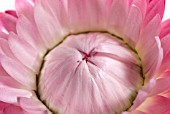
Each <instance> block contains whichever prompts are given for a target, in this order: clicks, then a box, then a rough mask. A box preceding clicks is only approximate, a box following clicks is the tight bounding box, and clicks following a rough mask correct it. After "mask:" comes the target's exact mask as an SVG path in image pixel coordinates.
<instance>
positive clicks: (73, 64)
mask: <svg viewBox="0 0 170 114" xmlns="http://www.w3.org/2000/svg"><path fill="white" fill-rule="evenodd" d="M142 77H143V76H142V67H141V65H140V60H139V58H138V56H137V53H135V51H133V50H132V49H131V48H130V47H129V46H128V45H127V44H126V43H124V42H123V40H121V39H119V38H117V37H116V36H113V35H110V34H108V33H86V34H85V33H84V34H78V35H70V36H68V37H67V38H66V39H65V40H64V41H63V42H62V43H61V44H60V45H58V46H57V47H55V48H53V49H52V50H51V51H49V52H48V54H47V55H46V56H45V57H44V62H43V65H42V69H41V73H40V76H39V79H38V94H39V96H40V100H41V101H42V102H44V104H45V105H46V106H47V107H48V108H49V109H50V110H51V111H52V112H53V113H54V114H116V113H121V112H122V111H124V110H127V109H128V108H129V107H130V106H131V105H132V103H133V100H134V99H135V97H136V94H137V92H138V90H139V89H140V88H141V86H142V84H143V78H142Z"/></svg>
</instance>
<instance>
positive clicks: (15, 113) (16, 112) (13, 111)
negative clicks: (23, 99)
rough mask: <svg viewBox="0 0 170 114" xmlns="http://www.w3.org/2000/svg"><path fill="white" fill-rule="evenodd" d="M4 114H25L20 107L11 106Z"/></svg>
mask: <svg viewBox="0 0 170 114" xmlns="http://www.w3.org/2000/svg"><path fill="white" fill-rule="evenodd" d="M3 114H25V113H24V112H23V110H22V109H21V108H20V107H18V106H14V105H10V106H9V107H6V108H5V109H4V111H3Z"/></svg>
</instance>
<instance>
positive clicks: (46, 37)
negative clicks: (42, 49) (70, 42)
mask: <svg viewBox="0 0 170 114" xmlns="http://www.w3.org/2000/svg"><path fill="white" fill-rule="evenodd" d="M59 5H61V4H59ZM50 6H51V5H50V2H49V1H47V0H46V1H37V4H36V6H35V13H34V16H35V22H36V25H37V27H38V30H39V33H40V35H41V37H42V39H43V41H44V42H45V45H46V46H47V47H48V48H52V47H53V46H54V45H56V44H58V43H59V42H61V41H62V40H63V38H64V36H65V35H66V34H67V32H66V31H65V30H64V28H63V27H62V26H61V25H60V22H59V20H58V18H56V17H55V15H54V12H55V11H53V9H51V7H50ZM62 10H64V9H62ZM65 18H66V17H65ZM63 20H65V19H63ZM61 23H62V22H61Z"/></svg>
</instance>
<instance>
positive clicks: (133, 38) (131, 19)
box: [124, 5, 142, 47]
mask: <svg viewBox="0 0 170 114" xmlns="http://www.w3.org/2000/svg"><path fill="white" fill-rule="evenodd" d="M141 23H142V13H141V11H140V9H139V8H138V7H136V6H134V5H132V6H131V8H130V11H129V14H128V17H127V20H126V23H125V27H124V34H125V38H126V39H125V40H128V42H129V41H130V44H131V45H132V46H133V47H134V46H135V45H136V44H137V41H138V38H139V35H140V27H141Z"/></svg>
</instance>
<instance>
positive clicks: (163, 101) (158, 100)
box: [138, 96, 170, 114]
mask: <svg viewBox="0 0 170 114" xmlns="http://www.w3.org/2000/svg"><path fill="white" fill-rule="evenodd" d="M169 106H170V99H169V98H166V97H162V96H154V97H150V98H148V99H147V100H146V101H145V102H144V103H143V104H142V105H141V106H140V107H139V108H138V110H141V111H143V112H145V113H147V114H164V113H166V112H167V111H170V108H169Z"/></svg>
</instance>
